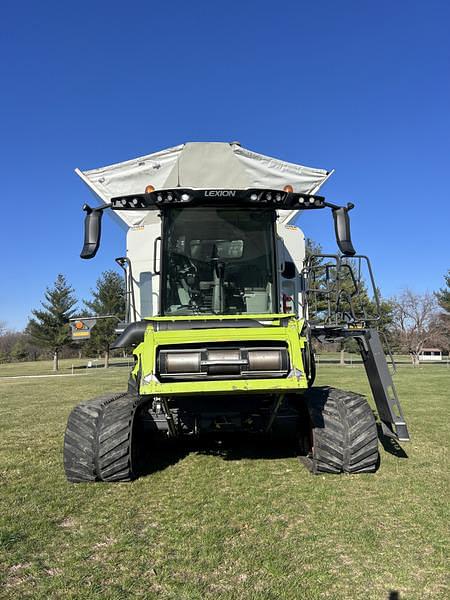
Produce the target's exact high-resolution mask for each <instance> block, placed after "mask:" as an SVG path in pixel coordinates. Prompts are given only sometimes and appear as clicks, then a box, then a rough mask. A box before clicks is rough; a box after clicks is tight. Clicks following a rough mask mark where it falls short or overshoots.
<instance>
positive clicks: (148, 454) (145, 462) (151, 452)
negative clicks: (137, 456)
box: [137, 440, 189, 477]
mask: <svg viewBox="0 0 450 600" xmlns="http://www.w3.org/2000/svg"><path fill="white" fill-rule="evenodd" d="M188 454H189V449H188V448H187V447H186V444H184V443H183V442H182V441H180V440H158V441H155V442H153V443H152V444H150V445H149V446H148V447H147V448H146V449H145V452H144V453H143V455H142V456H141V460H140V461H139V462H140V464H139V467H138V469H137V474H138V477H145V476H147V475H151V474H152V473H157V472H158V471H164V469H167V467H170V466H172V465H175V464H176V463H177V462H179V461H180V460H183V458H185V457H186V456H187V455H188Z"/></svg>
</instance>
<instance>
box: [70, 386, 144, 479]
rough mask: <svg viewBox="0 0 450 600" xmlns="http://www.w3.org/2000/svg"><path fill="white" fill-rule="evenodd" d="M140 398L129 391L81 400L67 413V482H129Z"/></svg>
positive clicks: (131, 473)
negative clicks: (136, 415) (133, 436)
mask: <svg viewBox="0 0 450 600" xmlns="http://www.w3.org/2000/svg"><path fill="white" fill-rule="evenodd" d="M139 403H140V400H139V399H138V398H137V397H136V396H133V395H130V394H128V393H120V394H109V395H106V396H100V397H98V398H94V399H93V400H89V401H87V402H82V403H81V404H79V405H78V406H76V407H75V408H74V409H73V410H72V412H71V413H70V415H69V419H68V422H67V428H66V433H65V436H64V469H65V472H66V477H67V479H68V481H71V482H73V483H79V482H88V481H130V480H131V479H133V478H134V476H135V474H134V473H133V464H132V449H133V448H132V441H133V440H132V435H133V421H134V414H135V411H136V407H137V406H138V404H139Z"/></svg>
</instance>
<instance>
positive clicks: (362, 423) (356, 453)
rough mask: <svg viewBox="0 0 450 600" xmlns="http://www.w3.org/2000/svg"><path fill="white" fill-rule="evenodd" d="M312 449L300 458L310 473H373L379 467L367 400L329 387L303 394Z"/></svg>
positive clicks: (370, 412) (371, 413)
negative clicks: (302, 458) (309, 425)
mask: <svg viewBox="0 0 450 600" xmlns="http://www.w3.org/2000/svg"><path fill="white" fill-rule="evenodd" d="M305 399H306V402H307V407H308V412H309V416H310V420H311V425H312V438H313V448H312V450H311V452H310V454H309V456H308V457H306V458H305V459H304V462H305V464H306V466H307V467H308V468H309V470H310V471H311V472H312V473H315V474H319V473H373V472H374V471H376V469H377V467H378V464H379V454H378V432H377V427H376V422H375V418H374V416H373V412H372V410H371V408H370V406H369V404H368V403H367V400H366V399H365V398H364V397H363V396H360V395H359V394H354V393H353V392H346V391H343V390H338V389H336V388H330V387H317V388H311V389H310V390H308V392H307V393H306V394H305Z"/></svg>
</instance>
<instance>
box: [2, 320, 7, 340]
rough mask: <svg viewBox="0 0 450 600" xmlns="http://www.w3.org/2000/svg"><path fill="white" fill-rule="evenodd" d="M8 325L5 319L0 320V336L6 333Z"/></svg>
mask: <svg viewBox="0 0 450 600" xmlns="http://www.w3.org/2000/svg"><path fill="white" fill-rule="evenodd" d="M7 331H8V327H7V325H6V321H0V337H1V336H2V335H4V334H5V333H7Z"/></svg>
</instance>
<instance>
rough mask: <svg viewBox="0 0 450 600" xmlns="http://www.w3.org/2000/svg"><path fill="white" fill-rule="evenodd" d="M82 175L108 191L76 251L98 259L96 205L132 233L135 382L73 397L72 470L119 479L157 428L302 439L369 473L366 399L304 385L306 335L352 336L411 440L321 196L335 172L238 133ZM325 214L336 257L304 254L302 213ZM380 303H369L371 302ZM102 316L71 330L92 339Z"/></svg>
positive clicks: (323, 466) (374, 451)
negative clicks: (271, 151)
mask: <svg viewBox="0 0 450 600" xmlns="http://www.w3.org/2000/svg"><path fill="white" fill-rule="evenodd" d="M77 173H78V175H79V176H80V177H81V178H82V179H83V181H84V182H85V183H86V184H87V185H88V186H89V187H90V188H91V190H92V191H93V192H94V194H95V195H96V196H97V197H98V198H99V199H100V200H101V201H102V204H101V205H100V206H98V207H96V208H91V207H89V206H88V205H85V206H84V207H83V208H84V210H85V212H86V220H85V241H84V246H83V250H82V253H81V257H82V258H85V259H88V258H92V257H93V256H95V254H96V252H97V250H98V247H99V243H100V229H101V219H102V214H103V211H105V210H108V212H110V213H111V214H112V215H113V216H114V217H115V218H116V219H118V220H119V221H120V223H121V224H122V225H124V226H125V228H126V230H127V253H126V257H123V258H120V259H117V261H118V263H119V264H120V265H121V266H122V267H123V268H124V270H125V272H126V281H127V299H128V302H127V323H126V324H125V325H124V327H122V332H121V334H120V335H119V337H118V339H117V340H116V342H115V344H114V346H113V347H114V348H125V347H127V348H129V347H132V348H133V354H134V359H135V365H134V368H133V370H132V372H131V375H130V379H129V385H128V391H127V392H123V393H115V394H107V395H104V396H101V397H99V398H95V399H93V400H88V401H84V402H82V403H81V404H79V405H78V406H76V407H75V408H74V409H73V411H72V413H71V414H70V416H69V420H68V424H67V429H66V434H65V441H64V466H65V471H66V475H67V479H68V480H69V481H72V482H82V481H128V480H131V479H133V478H135V477H137V476H138V475H139V473H140V469H141V465H142V460H143V458H144V457H146V459H148V460H150V461H151V444H150V442H151V440H152V438H154V437H156V436H160V437H161V436H163V437H169V438H177V437H193V436H198V435H201V434H204V433H209V434H211V433H213V434H216V435H219V436H222V437H223V436H224V435H225V434H226V433H228V432H247V433H248V434H249V435H250V434H270V435H272V436H274V437H275V438H276V439H282V438H285V437H287V436H289V435H295V436H296V437H297V440H298V447H299V454H300V455H301V456H302V460H303V462H304V463H305V464H306V466H307V467H308V468H309V470H310V471H311V472H312V473H324V472H327V473H341V472H344V473H364V472H373V471H375V470H376V469H377V466H378V463H379V454H378V436H377V427H376V422H375V418H374V415H373V412H372V410H371V408H370V406H369V404H368V403H367V401H366V399H365V398H364V397H362V396H360V395H358V394H354V393H352V392H346V391H342V390H339V389H336V388H332V387H312V386H313V383H314V376H315V365H314V354H313V350H312V339H313V338H317V339H319V340H320V341H342V340H345V339H348V338H352V339H354V340H356V342H357V344H358V347H359V349H360V352H361V356H362V359H363V363H364V366H365V369H366V372H367V376H368V379H369V382H370V387H371V390H372V393H373V397H374V400H375V404H376V407H377V410H378V415H379V417H380V421H381V426H382V428H383V431H384V434H385V435H388V436H391V437H393V438H395V439H397V440H409V435H408V430H407V427H406V424H405V421H404V418H403V415H402V411H401V408H400V404H399V401H398V398H397V394H396V391H395V388H394V384H393V382H392V378H391V375H390V372H389V369H388V366H387V362H386V358H385V354H384V351H383V348H382V344H381V341H380V337H379V334H378V332H377V330H376V328H375V327H374V321H376V319H377V318H379V315H376V314H371V315H370V316H369V315H367V314H366V312H365V311H364V310H363V311H362V312H361V311H360V310H359V309H358V307H359V306H360V304H359V302H358V300H359V298H360V296H361V294H362V293H365V294H367V288H366V287H365V285H364V284H363V283H362V277H361V273H362V266H364V265H365V268H366V271H367V272H368V273H369V280H370V282H371V285H372V287H373V294H374V298H375V306H378V299H377V295H376V287H375V284H374V281H373V277H372V271H371V268H370V263H369V261H368V259H367V257H365V256H358V255H356V253H355V250H354V248H353V245H352V241H351V238H350V222H349V214H348V213H349V211H350V209H351V208H353V205H351V204H348V205H347V206H337V205H335V204H332V203H330V202H327V201H326V200H325V198H324V197H323V196H320V195H318V194H317V192H318V191H319V189H320V187H321V186H322V185H323V184H324V182H325V181H326V180H327V179H328V177H329V176H330V174H331V173H329V172H327V171H325V170H322V169H312V168H309V167H304V166H301V165H295V164H291V163H286V162H283V161H280V160H277V159H274V158H270V157H267V156H263V155H261V154H256V153H255V152H251V151H249V150H246V149H245V148H243V147H241V146H240V144H238V143H231V144H229V143H188V144H184V145H181V146H177V147H175V148H169V149H167V150H163V151H161V152H157V153H155V154H149V155H148V156H143V157H140V158H137V159H134V160H130V161H126V162H122V163H118V164H114V165H111V166H108V167H104V168H100V169H94V170H91V171H85V172H81V171H79V170H77ZM324 208H329V209H331V212H332V214H333V217H334V226H335V234H336V239H337V244H338V246H339V249H340V251H341V254H340V255H314V256H310V257H306V254H305V253H306V247H305V238H304V235H303V233H302V232H301V231H300V229H298V227H296V226H294V225H293V224H292V222H293V221H294V219H295V217H296V216H297V215H298V214H299V213H301V211H307V210H320V209H324ZM375 312H376V311H375ZM94 322H95V320H91V321H87V322H86V323H83V321H82V320H79V321H78V322H77V323H76V326H75V325H74V327H73V328H74V331H75V334H76V336H77V337H83V335H88V334H89V330H90V328H91V327H92V325H93V324H94Z"/></svg>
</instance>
